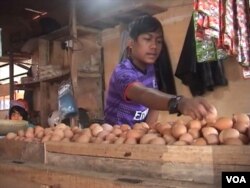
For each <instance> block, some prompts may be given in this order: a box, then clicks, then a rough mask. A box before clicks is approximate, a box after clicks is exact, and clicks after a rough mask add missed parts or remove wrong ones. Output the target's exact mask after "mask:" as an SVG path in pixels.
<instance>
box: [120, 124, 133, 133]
mask: <svg viewBox="0 0 250 188" xmlns="http://www.w3.org/2000/svg"><path fill="white" fill-rule="evenodd" d="M120 129H121V130H122V131H127V130H130V129H131V127H130V126H129V125H128V124H122V125H121V127H120Z"/></svg>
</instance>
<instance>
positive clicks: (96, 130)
mask: <svg viewBox="0 0 250 188" xmlns="http://www.w3.org/2000/svg"><path fill="white" fill-rule="evenodd" d="M102 131H103V127H102V126H101V125H97V126H95V127H93V128H92V129H91V132H92V135H93V136H97V135H98V134H99V133H100V132H102Z"/></svg>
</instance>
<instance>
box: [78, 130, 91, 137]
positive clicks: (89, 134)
mask: <svg viewBox="0 0 250 188" xmlns="http://www.w3.org/2000/svg"><path fill="white" fill-rule="evenodd" d="M79 133H81V134H83V135H86V136H89V137H91V136H92V133H91V129H90V128H84V129H82V130H81V132H79Z"/></svg>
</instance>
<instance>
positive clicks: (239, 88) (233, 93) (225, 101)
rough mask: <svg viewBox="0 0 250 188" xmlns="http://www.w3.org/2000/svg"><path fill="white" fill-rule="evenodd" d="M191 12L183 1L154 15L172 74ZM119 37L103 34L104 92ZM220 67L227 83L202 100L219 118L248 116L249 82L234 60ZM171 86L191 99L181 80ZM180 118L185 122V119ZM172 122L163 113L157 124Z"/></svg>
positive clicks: (112, 31) (115, 33) (113, 32)
mask: <svg viewBox="0 0 250 188" xmlns="http://www.w3.org/2000/svg"><path fill="white" fill-rule="evenodd" d="M188 2H189V3H188ZM192 8H193V7H192V1H186V2H185V4H184V3H180V5H178V4H174V5H173V6H172V7H171V6H170V7H169V9H168V10H167V11H166V12H164V13H161V14H158V15H156V17H157V18H159V19H160V21H161V22H162V24H163V27H164V32H165V40H166V42H167V45H168V48H169V52H170V57H171V61H172V67H173V72H175V70H176V67H177V64H178V60H179V56H180V53H181V50H182V46H183V42H184V38H185V35H186V31H187V27H188V24H189V21H190V17H191V13H192ZM119 33H121V30H120V28H119V27H116V28H113V29H109V30H106V31H104V32H103V34H104V35H103V46H104V66H105V86H106V89H107V87H108V80H109V78H110V75H111V73H112V70H113V69H114V66H115V65H116V64H117V63H118V60H119V53H120V51H119V50H120V35H119ZM224 67H225V73H226V77H227V79H228V81H229V83H228V86H223V87H217V88H215V90H214V91H213V92H207V93H206V94H205V95H204V97H205V98H206V99H207V100H208V101H209V102H211V103H213V104H214V105H215V106H216V107H217V109H218V113H219V116H229V117H230V116H231V115H232V114H233V113H237V112H250V100H249V92H250V87H249V86H250V80H244V79H242V76H241V67H240V66H239V64H238V63H237V62H236V61H235V60H234V59H229V60H228V61H226V62H225V63H224ZM175 83H176V87H177V92H178V94H181V95H185V96H188V97H191V93H190V91H189V88H188V87H186V86H185V85H183V84H182V83H181V80H179V79H178V78H175ZM181 117H182V118H184V119H189V117H184V116H181ZM176 118H177V117H176V116H175V115H168V113H167V112H161V114H160V117H159V120H160V121H169V120H170V121H171V120H174V119H176Z"/></svg>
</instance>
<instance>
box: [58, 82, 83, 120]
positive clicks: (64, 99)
mask: <svg viewBox="0 0 250 188" xmlns="http://www.w3.org/2000/svg"><path fill="white" fill-rule="evenodd" d="M58 109H59V112H60V116H61V117H60V118H61V119H62V120H63V119H65V118H70V117H73V116H75V115H77V113H78V110H77V106H76V102H75V99H74V95H73V90H72V84H71V81H69V80H68V81H66V82H63V83H62V84H61V85H60V87H59V90H58Z"/></svg>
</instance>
